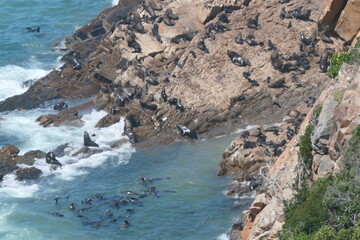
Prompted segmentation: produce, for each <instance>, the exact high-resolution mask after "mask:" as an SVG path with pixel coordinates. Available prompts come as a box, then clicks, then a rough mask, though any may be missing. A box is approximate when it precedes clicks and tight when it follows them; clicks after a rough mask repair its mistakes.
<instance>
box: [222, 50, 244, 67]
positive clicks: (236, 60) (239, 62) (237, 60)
mask: <svg viewBox="0 0 360 240" xmlns="http://www.w3.org/2000/svg"><path fill="white" fill-rule="evenodd" d="M227 55H228V56H229V58H230V60H231V62H232V63H233V64H235V65H236V66H240V67H245V66H250V62H249V61H248V60H247V59H245V58H243V57H241V56H240V55H239V54H237V53H236V52H234V51H230V50H227Z"/></svg>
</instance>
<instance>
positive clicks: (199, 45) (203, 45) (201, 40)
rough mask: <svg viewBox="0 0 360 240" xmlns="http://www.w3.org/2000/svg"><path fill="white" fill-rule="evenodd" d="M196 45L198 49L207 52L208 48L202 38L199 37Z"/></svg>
mask: <svg viewBox="0 0 360 240" xmlns="http://www.w3.org/2000/svg"><path fill="white" fill-rule="evenodd" d="M196 47H197V48H198V49H200V50H201V51H204V52H206V53H209V49H208V48H207V47H206V45H205V41H204V38H200V39H199V41H198V43H197V45H196Z"/></svg>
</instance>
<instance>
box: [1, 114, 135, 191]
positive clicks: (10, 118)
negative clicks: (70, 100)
mask: <svg viewBox="0 0 360 240" xmlns="http://www.w3.org/2000/svg"><path fill="white" fill-rule="evenodd" d="M52 111H53V110H51V109H36V110H33V111H27V112H9V113H7V114H6V115H5V116H4V117H5V120H3V121H2V122H1V123H0V124H1V125H2V126H1V127H0V135H2V136H6V135H8V136H10V139H11V138H12V137H11V136H13V138H14V139H15V138H16V139H17V141H19V143H18V144H15V145H17V146H18V147H19V148H20V150H21V152H20V154H24V153H25V152H27V151H29V150H37V149H39V150H42V151H44V152H48V151H51V150H54V149H55V148H56V147H57V146H59V145H61V144H64V143H69V145H68V148H67V149H66V152H67V154H66V155H65V156H63V157H58V158H57V159H58V160H59V162H60V163H61V164H62V165H63V166H62V167H61V168H57V169H56V170H54V169H52V168H51V166H50V165H49V164H47V163H46V161H45V159H44V158H42V159H37V160H36V161H35V164H34V166H35V167H36V168H38V169H40V170H41V171H42V172H43V174H42V176H41V178H46V177H48V176H51V175H55V180H51V181H57V180H62V181H73V180H74V179H76V177H77V176H80V175H84V174H87V173H88V172H89V170H90V169H92V168H96V167H98V166H100V165H101V164H103V163H104V162H105V161H111V163H112V164H114V165H120V164H126V163H127V162H128V159H129V158H130V156H131V154H132V153H133V152H134V151H135V150H134V148H132V147H131V144H130V143H125V144H123V145H121V147H119V148H111V145H113V144H114V143H116V142H118V141H120V140H121V139H124V138H125V137H124V136H122V132H123V128H124V121H123V120H121V121H119V122H118V123H115V124H113V125H111V126H109V127H107V128H94V126H95V125H96V123H97V122H98V121H99V120H100V119H101V118H103V117H104V116H105V115H106V114H107V113H106V112H105V111H95V110H92V111H91V112H90V113H88V114H85V115H84V116H83V117H82V118H81V120H82V121H83V122H84V124H83V126H82V127H79V128H78V127H71V126H61V127H47V128H44V127H42V126H39V124H38V122H35V119H36V118H37V117H38V116H39V115H40V114H45V113H49V112H50V113H51V112H52ZM84 131H88V132H89V134H90V136H91V139H92V140H93V141H95V142H96V143H97V144H98V145H99V148H92V147H91V149H93V150H100V151H101V152H99V153H95V154H93V155H91V156H88V155H87V154H80V155H77V156H73V154H74V153H75V152H77V151H78V150H79V149H81V148H82V147H83V146H84V143H83V141H84V140H83V133H84ZM19 167H26V166H25V165H19ZM38 190H39V186H38V185H37V184H29V183H20V182H18V181H16V180H15V176H14V175H13V174H8V175H6V176H5V178H4V181H3V182H2V188H0V193H1V192H4V193H7V194H8V195H11V196H13V197H19V198H22V197H30V196H33V194H34V193H35V192H37V191H38Z"/></svg>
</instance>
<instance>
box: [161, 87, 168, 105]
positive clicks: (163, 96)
mask: <svg viewBox="0 0 360 240" xmlns="http://www.w3.org/2000/svg"><path fill="white" fill-rule="evenodd" d="M161 98H162V100H163V101H164V102H167V100H168V95H167V94H166V92H165V88H162V89H161Z"/></svg>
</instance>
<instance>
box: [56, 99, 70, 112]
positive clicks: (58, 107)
mask: <svg viewBox="0 0 360 240" xmlns="http://www.w3.org/2000/svg"><path fill="white" fill-rule="evenodd" d="M65 108H68V105H67V104H66V103H65V102H64V101H61V102H57V103H55V105H54V110H58V111H60V110H63V109H65Z"/></svg>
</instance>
